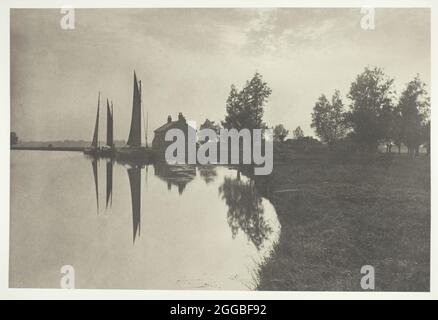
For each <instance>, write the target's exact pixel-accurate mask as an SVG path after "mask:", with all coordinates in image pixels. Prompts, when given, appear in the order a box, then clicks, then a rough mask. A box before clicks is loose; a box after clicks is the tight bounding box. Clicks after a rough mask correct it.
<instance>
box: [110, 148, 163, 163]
mask: <svg viewBox="0 0 438 320" xmlns="http://www.w3.org/2000/svg"><path fill="white" fill-rule="evenodd" d="M153 158H154V157H153V152H152V150H151V149H147V148H144V147H124V148H120V149H117V151H116V160H120V161H127V162H128V161H135V162H141V163H150V162H152V161H153Z"/></svg>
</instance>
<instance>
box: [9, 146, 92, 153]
mask: <svg viewBox="0 0 438 320" xmlns="http://www.w3.org/2000/svg"><path fill="white" fill-rule="evenodd" d="M11 150H28V151H76V152H82V151H84V148H82V147H19V146H11Z"/></svg>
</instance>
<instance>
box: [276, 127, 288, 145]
mask: <svg viewBox="0 0 438 320" xmlns="http://www.w3.org/2000/svg"><path fill="white" fill-rule="evenodd" d="M273 131H274V141H280V142H283V141H284V139H286V137H287V135H288V134H289V130H286V129H285V128H284V126H283V125H282V124H278V125H276V126H275V127H274V130H273Z"/></svg>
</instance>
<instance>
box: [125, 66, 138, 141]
mask: <svg viewBox="0 0 438 320" xmlns="http://www.w3.org/2000/svg"><path fill="white" fill-rule="evenodd" d="M128 145H129V146H131V147H140V146H141V101H140V89H139V86H138V82H137V75H136V74H135V71H134V93H133V99H132V117H131V129H130V131H129V138H128Z"/></svg>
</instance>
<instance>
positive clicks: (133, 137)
mask: <svg viewBox="0 0 438 320" xmlns="http://www.w3.org/2000/svg"><path fill="white" fill-rule="evenodd" d="M117 158H118V159H119V160H135V161H141V162H147V161H149V160H150V158H151V150H149V149H148V148H147V146H146V147H143V146H142V145H141V81H137V75H136V73H135V71H134V92H133V98H132V117H131V129H130V131H129V137H128V142H127V146H125V147H123V148H120V149H118V150H117Z"/></svg>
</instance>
